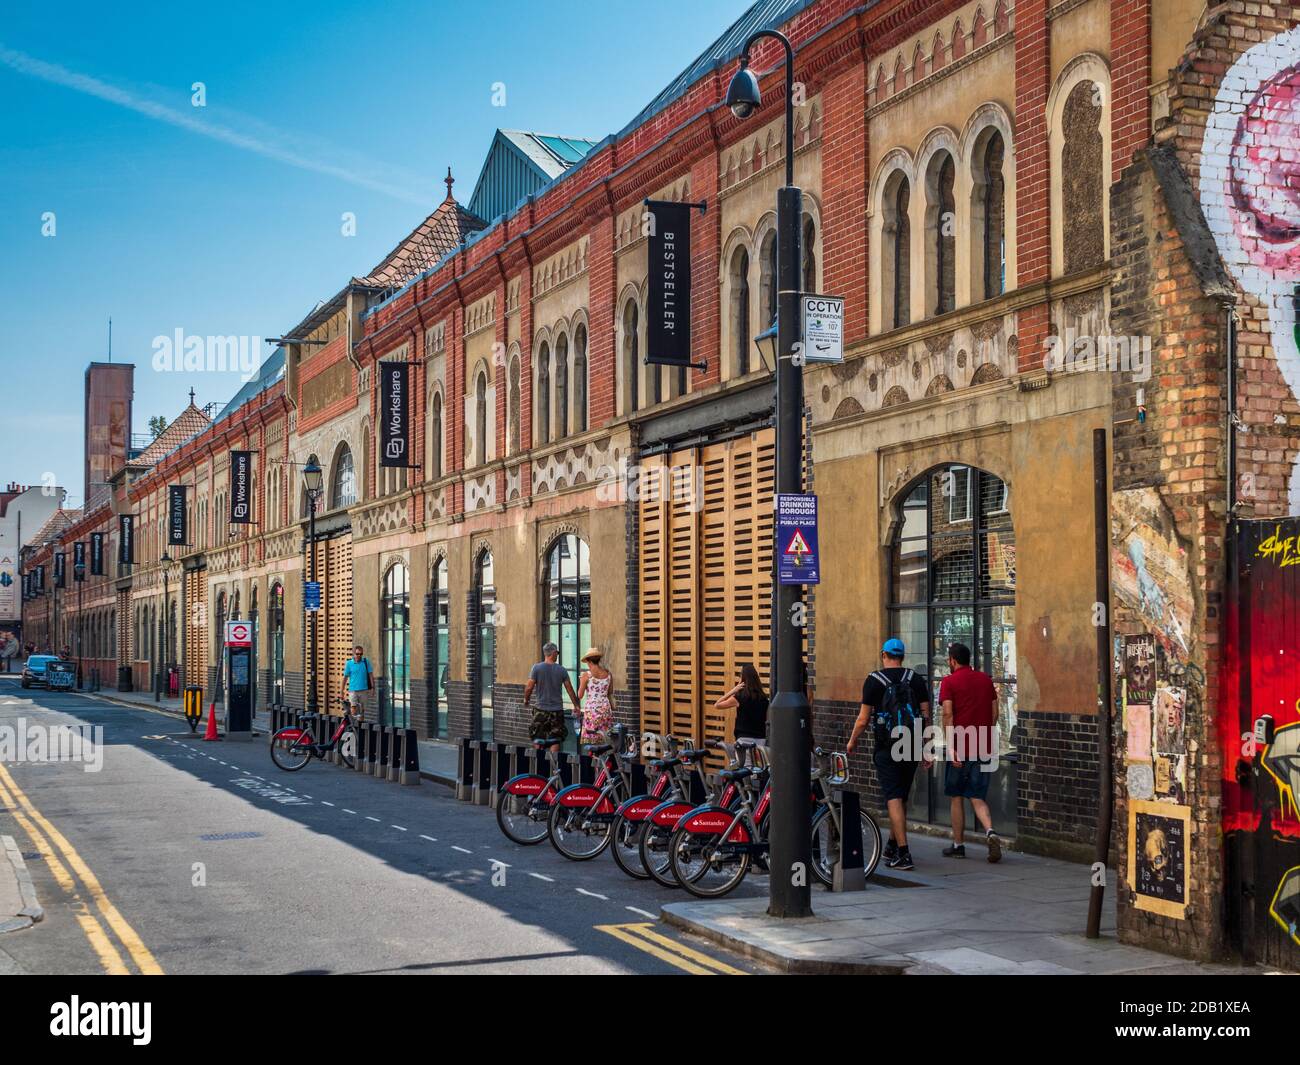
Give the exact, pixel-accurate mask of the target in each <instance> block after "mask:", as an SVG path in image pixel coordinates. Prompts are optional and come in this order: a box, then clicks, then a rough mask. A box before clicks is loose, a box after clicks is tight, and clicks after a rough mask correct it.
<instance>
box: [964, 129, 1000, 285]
mask: <svg viewBox="0 0 1300 1065" xmlns="http://www.w3.org/2000/svg"><path fill="white" fill-rule="evenodd" d="M1005 155H1006V144H1005V142H1004V141H1003V139H1002V134H1001V133H1000V132H999V131H998V130H996V129H989V130H986V131H985V132H984V134H982V135H981V137H980V138H979V140H977V141H976V143H975V158H974V164H973V166H972V172H973V177H974V179H975V180H974V183H973V186H972V188H971V222H972V225H971V235H972V241H973V244H972V247H971V268H972V275H973V276H972V281H973V284H972V286H971V290H972V292H974V293H975V296H976V298H977V299H978V298H982V299H986V300H988V299H993V297H994V296H1000V295H1002V293H1003V292H1004V291H1005V290H1006V277H1007V253H1006V182H1005V180H1004V178H1003V176H1002V164H1003V160H1004V157H1005Z"/></svg>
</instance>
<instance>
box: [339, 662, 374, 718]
mask: <svg viewBox="0 0 1300 1065" xmlns="http://www.w3.org/2000/svg"><path fill="white" fill-rule="evenodd" d="M343 687H344V688H345V689H346V690H347V693H348V702H349V703H351V704H352V720H353V722H354V723H355V724H357V725H360V724H361V722H362V720H363V719H364V718H365V716H366V692H368V691H369V690H370V689H371V687H373V682H372V681H371V679H370V659H368V658H367V657H366V650H365V648H364V647H362V646H361V645H360V644H357V645H356V647H354V648H353V649H352V657H351V658H349V659H348V660H347V661H346V662H344V663H343Z"/></svg>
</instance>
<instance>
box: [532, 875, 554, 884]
mask: <svg viewBox="0 0 1300 1065" xmlns="http://www.w3.org/2000/svg"><path fill="white" fill-rule="evenodd" d="M528 875H529V876H535V877H537V879H538V880H545V881H546V882H547V883H548V884H554V883H555V881H554V879H552V878H551V877H549V876H542V874H541V873H529V874H528Z"/></svg>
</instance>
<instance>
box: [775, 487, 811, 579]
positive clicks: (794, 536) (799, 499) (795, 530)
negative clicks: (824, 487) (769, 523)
mask: <svg viewBox="0 0 1300 1065" xmlns="http://www.w3.org/2000/svg"><path fill="white" fill-rule="evenodd" d="M776 550H777V558H778V561H777V578H778V580H779V581H780V582H781V583H782V584H820V583H821V565H820V562H819V561H818V557H817V497H816V496H815V495H813V494H812V493H811V492H807V493H803V492H788V493H779V494H778V495H777V497H776Z"/></svg>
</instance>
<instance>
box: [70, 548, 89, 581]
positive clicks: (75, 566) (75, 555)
mask: <svg viewBox="0 0 1300 1065" xmlns="http://www.w3.org/2000/svg"><path fill="white" fill-rule="evenodd" d="M72 579H73V580H74V581H84V580H85V579H86V541H85V540H78V541H77V542H76V543H74V544H73V545H72Z"/></svg>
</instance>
